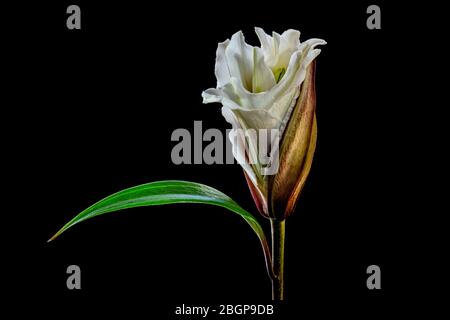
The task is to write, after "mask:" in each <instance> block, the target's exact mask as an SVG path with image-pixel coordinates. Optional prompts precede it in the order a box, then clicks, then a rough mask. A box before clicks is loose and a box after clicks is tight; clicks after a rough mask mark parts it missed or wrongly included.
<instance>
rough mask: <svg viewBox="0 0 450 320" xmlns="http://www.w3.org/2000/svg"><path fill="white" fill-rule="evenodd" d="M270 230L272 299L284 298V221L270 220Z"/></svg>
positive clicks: (279, 299)
mask: <svg viewBox="0 0 450 320" xmlns="http://www.w3.org/2000/svg"><path fill="white" fill-rule="evenodd" d="M270 226H271V230H272V268H273V273H274V277H273V278H272V300H275V301H281V300H283V298H284V241H285V237H286V232H285V221H284V220H283V221H279V220H270Z"/></svg>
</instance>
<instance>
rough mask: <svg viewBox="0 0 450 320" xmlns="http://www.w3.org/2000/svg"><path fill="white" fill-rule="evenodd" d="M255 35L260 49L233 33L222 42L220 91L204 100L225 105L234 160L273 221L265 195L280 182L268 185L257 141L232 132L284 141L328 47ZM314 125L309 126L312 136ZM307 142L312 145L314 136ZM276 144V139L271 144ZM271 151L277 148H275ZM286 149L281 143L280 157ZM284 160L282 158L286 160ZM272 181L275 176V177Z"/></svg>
mask: <svg viewBox="0 0 450 320" xmlns="http://www.w3.org/2000/svg"><path fill="white" fill-rule="evenodd" d="M255 31H256V33H257V35H258V38H259V40H260V42H261V47H253V46H250V45H248V44H247V43H245V39H244V35H243V33H242V32H241V31H239V32H237V33H235V34H234V35H233V36H232V38H231V40H226V41H224V42H222V43H219V45H218V48H217V52H216V65H215V75H216V78H217V87H216V88H211V89H208V90H206V91H204V92H203V93H202V96H203V102H204V103H211V102H220V103H221V104H222V106H223V107H222V114H223V116H224V117H225V119H226V120H227V121H228V122H229V123H230V124H231V125H232V128H233V130H232V132H231V133H230V140H231V142H232V144H233V154H234V157H235V158H236V160H237V161H238V163H239V164H241V166H242V167H243V168H244V171H245V173H246V177H247V179H248V180H249V185H250V187H251V189H253V190H252V193H253V196H254V198H255V197H256V198H258V199H259V201H257V205H258V208H259V209H260V212H262V213H263V214H264V215H266V216H273V215H272V214H271V213H270V212H271V211H272V210H271V208H270V206H271V205H270V204H269V203H268V200H267V196H268V188H269V187H270V186H269V184H273V183H276V181H275V182H274V181H272V182H271V181H269V180H268V177H267V175H266V174H265V173H264V170H263V169H264V167H263V166H262V165H261V164H260V162H259V160H258V157H257V155H258V150H257V149H258V148H257V141H248V145H246V144H245V143H244V141H243V138H242V137H241V138H240V139H239V138H238V139H235V137H236V135H235V132H234V131H235V130H239V129H241V130H243V131H245V130H248V129H254V130H256V131H258V130H260V129H275V130H277V131H278V132H279V137H280V138H281V139H284V138H283V137H284V136H286V134H285V130H286V128H287V125H288V122H289V120H290V118H291V115H292V114H293V113H294V112H293V109H294V107H295V106H296V105H298V104H299V103H298V100H301V99H299V96H300V93H301V91H302V90H303V89H302V83H303V82H304V80H305V77H307V70H308V67H309V66H310V65H311V64H312V62H313V60H314V59H315V58H316V57H317V55H318V54H319V53H320V50H319V49H316V48H315V47H316V46H317V45H323V44H326V42H325V41H324V40H321V39H310V40H307V41H305V42H302V43H301V42H300V32H299V31H297V30H292V29H290V30H287V31H285V32H284V33H283V34H281V35H280V34H278V33H276V32H273V34H272V36H270V35H267V34H266V33H265V32H264V30H263V29H261V28H255ZM312 76H313V74H312ZM312 82H314V81H312ZM305 90H306V89H305ZM303 100H304V99H303ZM314 106H315V103H314ZM300 107H301V108H305V107H304V106H300ZM305 110H306V109H305ZM312 118H314V110H313V115H312ZM312 118H311V119H312ZM299 121H300V120H299ZM312 122H313V121H310V123H309V124H308V126H309V127H308V128H309V129H308V130H309V132H311V128H312V126H313V125H312ZM302 130H304V128H303V129H302ZM232 135H233V136H232ZM272 138H273V137H272ZM307 138H308V142H309V139H310V135H308V136H307ZM250 140H252V139H250ZM253 140H254V139H253ZM314 141H315V138H314ZM273 142H274V141H273V140H272V141H271V142H270V143H273ZM269 148H275V146H274V145H271V146H269ZM285 149H286V147H283V142H282V143H281V147H280V150H281V152H283V150H285ZM280 156H281V158H280V159H283V155H282V154H281V155H280ZM280 165H281V166H283V165H285V164H283V163H280ZM278 174H279V173H277V175H278ZM273 179H276V177H272V180H273ZM252 185H253V187H254V188H252ZM255 193H257V195H256V196H255ZM256 198H255V201H256ZM258 202H259V203H258Z"/></svg>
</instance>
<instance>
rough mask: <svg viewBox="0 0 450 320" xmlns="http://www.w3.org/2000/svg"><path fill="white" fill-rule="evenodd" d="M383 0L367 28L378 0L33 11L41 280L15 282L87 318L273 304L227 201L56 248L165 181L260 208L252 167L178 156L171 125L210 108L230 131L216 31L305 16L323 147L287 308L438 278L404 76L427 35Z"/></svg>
mask: <svg viewBox="0 0 450 320" xmlns="http://www.w3.org/2000/svg"><path fill="white" fill-rule="evenodd" d="M375 3H376V4H378V5H380V7H381V10H382V29H381V30H368V29H367V28H366V19H367V16H368V15H367V14H366V8H367V6H368V5H370V4H372V2H364V1H362V2H359V3H356V2H355V3H345V4H343V3H326V2H323V1H317V2H301V1H292V2H287V1H276V2H271V3H259V2H258V3H246V2H243V1H231V2H217V3H209V4H204V5H200V4H194V3H187V2H184V3H181V4H177V3H174V2H167V3H162V4H161V3H158V4H153V5H152V4H150V2H146V4H138V3H137V2H136V3H131V2H125V1H123V2H114V3H112V2H96V3H95V4H93V3H92V2H88V1H74V2H67V1H61V2H59V3H56V2H55V3H54V4H49V3H47V4H39V5H36V4H35V5H34V6H31V7H30V6H29V7H23V8H22V9H21V13H22V19H25V20H26V21H27V26H29V27H27V28H23V24H22V23H21V21H16V22H15V23H16V24H13V26H16V27H17V28H16V29H17V30H19V29H20V30H21V31H24V32H23V33H21V35H22V36H21V37H16V38H14V43H15V44H16V45H17V46H20V48H21V50H20V58H21V63H17V64H15V63H13V66H15V67H17V72H16V73H15V74H14V76H12V78H11V83H17V84H19V85H20V86H21V87H22V88H27V90H25V91H21V92H20V93H18V94H17V95H16V99H15V103H16V104H17V105H18V106H26V107H24V109H23V110H24V113H25V112H26V117H25V119H23V120H22V124H23V127H20V128H19V129H18V131H19V132H20V133H21V134H20V135H18V137H19V139H22V142H24V141H26V142H24V143H25V147H24V148H22V150H21V151H22V152H24V151H25V150H26V151H25V152H24V153H25V154H26V155H27V156H26V157H25V158H24V157H22V158H21V161H23V163H25V164H26V165H25V166H24V167H26V169H25V171H26V172H25V173H26V174H27V177H28V178H27V180H28V183H29V184H28V185H27V187H26V188H23V189H21V190H24V189H25V190H24V191H22V192H23V193H27V194H28V195H30V197H31V198H32V199H33V200H32V202H33V209H32V212H30V210H29V209H28V208H27V209H25V207H28V206H26V205H28V204H30V203H29V202H31V201H26V200H24V199H22V201H23V203H22V204H23V208H24V211H27V214H29V217H30V218H31V219H30V220H28V222H26V223H25V224H26V227H31V229H32V230H33V231H32V233H31V235H32V237H30V238H26V239H25V238H23V239H22V240H23V241H24V242H25V243H26V244H27V245H28V248H32V249H30V250H26V251H23V252H21V253H19V254H18V255H22V258H23V255H25V256H26V257H25V258H26V261H27V264H25V268H24V269H25V270H24V271H22V274H23V275H24V276H25V278H26V279H28V280H25V281H24V283H23V284H22V282H21V283H20V284H19V283H18V284H17V288H18V289H19V291H20V292H22V294H23V293H25V294H27V293H29V294H30V297H31V298H32V301H34V302H35V304H34V307H33V308H38V309H39V310H40V311H42V312H44V314H45V315H46V316H48V317H50V318H53V317H55V318H56V317H59V316H60V311H57V310H59V308H60V307H61V308H62V309H64V310H69V311H70V312H69V314H71V315H72V314H80V315H83V314H86V313H87V312H89V314H90V315H92V314H97V315H110V314H111V315H113V314H114V315H116V314H117V313H119V312H124V313H126V314H127V316H129V317H130V318H135V317H137V315H141V316H142V317H146V318H150V319H153V315H155V314H161V316H158V317H156V316H155V318H160V319H164V318H167V317H169V314H170V313H173V310H174V306H176V305H177V304H182V303H185V304H195V305H202V304H221V303H269V302H270V281H269V278H268V277H267V275H266V271H265V268H264V260H263V255H262V252H261V250H260V247H259V242H258V239H257V237H256V236H255V235H254V234H253V232H252V231H251V229H250V228H249V227H248V225H247V224H246V223H245V222H244V221H243V220H242V219H240V218H239V217H238V216H237V215H234V214H232V213H229V212H225V211H224V210H222V209H219V208H215V207H207V206H201V205H174V206H164V207H152V208H139V209H132V210H128V211H124V212H120V213H114V214H110V215H106V216H102V217H97V218H95V219H93V220H90V221H87V222H84V223H82V224H80V225H77V226H76V227H74V228H72V229H71V230H70V231H68V232H67V233H65V234H64V235H62V236H61V237H60V238H58V239H57V240H56V241H54V242H52V243H46V240H47V239H48V238H49V237H50V236H51V235H52V234H53V233H54V232H55V231H57V230H58V229H59V228H60V227H61V226H62V225H63V224H64V223H65V222H66V221H68V220H69V219H70V218H71V217H73V216H74V215H75V214H76V213H78V212H80V211H81V210H82V209H84V208H86V207H87V206H89V205H90V204H92V203H93V202H95V201H97V200H99V199H101V198H102V197H104V196H106V195H109V194H111V193H113V192H116V191H118V190H121V189H123V188H126V187H130V186H134V185H136V184H141V183H146V182H150V181H156V180H165V179H185V180H192V181H197V182H202V183H205V184H208V185H211V186H213V187H215V188H217V189H219V190H221V191H223V192H224V193H226V194H228V195H230V196H231V197H232V198H234V199H235V200H236V201H237V202H238V203H239V204H241V205H242V206H243V207H244V208H247V209H248V210H249V211H252V212H255V214H256V209H255V207H254V204H253V201H252V199H251V196H250V193H249V191H248V189H247V186H246V183H245V179H244V177H243V174H242V170H241V169H240V167H239V166H238V165H237V164H236V165H180V166H177V165H174V164H173V163H172V162H171V158H170V153H171V149H172V147H173V146H174V145H175V143H174V142H171V141H170V136H171V133H172V131H173V130H175V129H177V128H187V129H188V130H190V131H193V124H194V120H201V121H203V128H204V130H206V129H207V128H220V129H221V130H223V132H225V129H226V128H228V127H229V125H228V124H227V123H226V122H225V120H224V119H223V118H222V116H221V113H220V105H218V104H216V105H203V104H202V98H201V92H202V91H203V90H205V89H207V88H210V87H214V86H215V83H216V79H215V76H214V60H215V51H216V47H217V43H218V42H221V41H223V40H225V39H226V38H230V37H231V35H232V34H233V33H234V32H236V31H238V30H242V31H243V32H244V34H245V36H246V40H247V42H249V43H251V44H252V45H256V44H257V43H258V42H257V37H256V35H255V33H254V31H253V28H254V26H260V27H263V28H264V29H265V31H266V32H271V31H277V32H280V33H281V32H283V31H284V30H286V29H289V28H293V29H298V30H300V31H301V32H302V35H301V39H302V40H306V39H308V38H312V37H317V38H322V39H325V40H326V41H327V42H328V44H327V45H326V46H323V47H322V53H321V54H320V56H319V57H318V65H317V79H316V81H317V119H318V130H319V132H318V145H317V150H316V155H315V158H314V163H313V167H312V172H311V174H310V177H309V179H308V181H307V184H306V187H305V189H304V191H303V193H302V195H301V198H300V201H299V204H298V206H297V209H296V212H295V214H294V215H293V216H292V217H291V218H289V220H288V221H287V247H286V254H287V256H286V282H287V288H286V300H287V301H286V302H285V303H284V304H283V305H282V309H283V310H282V312H283V315H284V317H283V318H285V319H294V318H297V316H298V317H301V316H304V315H308V314H312V315H313V317H311V318H321V317H328V316H336V315H340V316H341V315H346V316H348V317H351V318H355V319H361V318H367V317H369V316H371V315H374V314H376V315H386V314H388V313H390V312H392V308H393V307H394V308H395V310H397V311H398V312H399V313H401V312H403V311H404V309H403V302H402V301H404V300H405V297H406V296H414V295H415V294H416V291H415V290H418V289H417V288H418V285H419V282H420V281H422V280H421V279H416V280H414V281H415V282H413V283H414V285H412V282H411V273H410V271H411V270H410V266H411V264H413V263H414V262H415V260H414V258H413V257H412V256H411V255H410V252H411V250H413V249H415V243H414V242H412V241H411V239H410V238H409V235H410V233H412V232H413V231H411V230H410V229H409V228H408V225H409V223H410V221H411V219H412V216H413V215H412V213H411V211H409V210H406V209H405V206H406V204H405V203H406V202H407V200H406V197H407V196H405V195H404V194H403V193H402V192H401V191H400V190H404V185H407V184H408V177H410V176H409V175H407V174H406V173H405V172H407V171H408V163H405V162H403V161H402V160H401V154H402V153H403V152H404V149H406V147H407V146H408V144H409V143H410V141H409V139H408V138H407V135H406V133H405V132H407V129H406V128H407V125H408V124H407V122H408V120H407V119H405V118H404V114H405V112H404V111H405V108H406V106H405V104H404V103H403V102H404V100H403V92H407V91H410V90H414V88H411V87H410V88H404V87H402V82H403V79H404V78H408V76H409V75H408V70H410V68H409V67H410V64H409V60H408V59H410V56H408V55H405V54H403V52H402V51H401V47H402V46H407V45H410V44H411V42H410V41H411V40H410V37H411V32H410V30H409V29H408V27H407V25H406V24H404V23H403V21H402V17H404V16H405V15H406V16H408V13H407V12H405V11H404V9H405V7H401V6H399V8H395V7H393V6H392V5H388V4H386V3H384V2H380V1H378V2H375ZM69 4H78V5H80V7H81V12H82V17H81V19H82V30H67V28H66V18H67V14H66V13H65V11H66V8H67V6H68V5H69ZM37 12H38V13H39V14H36V13H37ZM22 28H23V29H24V30H22ZM400 38H402V39H403V40H401V41H399V39H400ZM11 61H12V60H11ZM19 113H20V111H19ZM23 149H25V150H23ZM30 159H32V161H30ZM22 186H23V185H22ZM408 196H410V195H408ZM31 198H30V199H31ZM19 201H20V200H19ZM18 203H19V204H20V203H21V202H18ZM258 218H260V221H261V222H262V223H263V224H264V226H265V227H267V226H268V221H266V220H265V219H264V218H262V217H259V216H258ZM27 229H28V228H27ZM267 231H269V230H267ZM71 264H76V265H79V266H80V267H81V270H82V289H81V290H80V291H76V290H73V291H69V290H67V288H66V278H67V274H66V268H67V266H68V265H71ZM371 264H376V265H379V266H380V268H381V272H382V280H381V282H382V284H381V285H382V289H381V290H378V291H377V290H372V291H370V290H368V289H367V287H366V279H367V276H368V275H367V274H366V268H367V266H369V265H371ZM36 265H37V266H36ZM31 266H35V267H31ZM27 268H30V269H27ZM26 270H28V271H26ZM33 270H34V271H33ZM29 272H31V274H32V276H30V278H28V277H27V276H26V275H27V274H29ZM30 282H32V283H33V285H32V288H33V289H34V290H32V292H31V291H30V290H29V284H30ZM409 309H411V308H410V307H409ZM33 310H34V309H33ZM388 310H390V311H388ZM22 311H24V310H22ZM280 312H281V311H280ZM294 315H295V317H294ZM236 319H239V318H236Z"/></svg>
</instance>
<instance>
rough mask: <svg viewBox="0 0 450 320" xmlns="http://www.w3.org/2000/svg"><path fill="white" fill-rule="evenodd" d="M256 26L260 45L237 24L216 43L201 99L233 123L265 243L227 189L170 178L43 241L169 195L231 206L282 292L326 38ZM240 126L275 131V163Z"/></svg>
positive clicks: (84, 215)
mask: <svg viewBox="0 0 450 320" xmlns="http://www.w3.org/2000/svg"><path fill="white" fill-rule="evenodd" d="M255 31H256V33H257V36H258V38H259V40H260V42H261V46H260V47H254V46H251V45H249V44H247V43H246V42H245V39H244V35H243V33H242V32H241V31H239V32H237V33H235V34H234V35H233V36H232V37H231V40H226V41H224V42H221V43H219V45H218V48H217V52H216V63H215V75H216V78H217V86H216V88H211V89H207V90H205V91H204V92H203V93H202V96H203V102H204V103H212V102H219V103H221V104H222V115H223V116H224V118H225V119H226V121H227V122H229V123H230V124H231V125H232V130H231V132H230V137H229V138H230V140H231V143H232V145H233V155H234V157H235V159H236V161H237V162H238V163H239V164H240V165H241V166H242V168H243V171H244V176H245V178H246V181H247V184H248V187H249V189H250V193H251V195H252V197H253V199H254V202H255V204H256V208H257V210H258V211H259V213H260V214H261V215H262V216H263V217H265V218H267V219H268V220H269V222H270V225H271V242H270V244H269V241H268V240H267V237H266V235H265V233H264V230H263V228H262V227H261V224H260V223H259V222H258V219H256V217H255V216H254V215H252V214H251V213H250V212H248V211H247V210H245V209H243V208H242V207H241V206H239V205H238V204H237V203H236V202H235V201H234V200H233V199H231V198H230V197H229V196H227V195H225V194H224V193H222V192H220V191H219V190H216V189H214V188H212V187H210V186H206V185H204V184H200V183H196V182H191V181H176V180H165V181H156V182H151V183H147V184H143V185H138V186H135V187H132V188H128V189H125V190H122V191H119V192H117V193H114V194H112V195H110V196H108V197H106V198H104V199H102V200H100V201H98V202H97V203H95V204H93V205H92V206H90V207H88V208H87V209H85V210H84V211H82V212H81V213H79V214H78V215H76V216H75V217H74V218H73V219H72V220H70V221H69V222H67V223H66V224H65V225H64V226H63V227H62V228H61V229H60V230H59V231H58V232H57V233H56V234H55V235H54V236H53V237H51V238H50V240H49V241H51V240H54V239H55V238H56V237H58V236H59V235H60V234H62V233H63V232H65V231H66V230H68V229H69V228H71V227H72V226H74V225H76V224H78V223H80V222H81V221H84V220H87V219H90V218H93V217H95V216H99V215H102V214H105V213H109V212H114V211H120V210H124V209H129V208H134V207H143V206H155V205H167V204H174V203H199V204H209V205H214V206H218V207H222V208H225V209H227V210H229V211H231V212H234V213H236V214H238V215H239V216H241V217H242V218H243V219H244V220H245V221H246V222H247V223H248V224H249V225H250V227H251V228H252V230H253V231H254V232H255V234H256V235H257V237H258V238H259V240H260V243H261V247H262V250H263V253H264V257H265V263H266V268H267V272H268V275H269V277H270V279H271V281H272V299H273V300H283V299H284V256H285V250H284V248H285V237H286V231H285V221H286V218H287V217H289V215H291V214H292V213H293V211H294V209H295V205H296V203H297V199H298V197H299V195H300V193H301V191H302V188H303V186H304V185H305V181H306V178H307V177H308V174H309V172H310V169H311V165H312V160H313V156H314V151H315V147H316V138H317V123H316V115H315V110H316V96H315V95H316V93H315V58H316V57H317V56H318V54H319V53H320V49H317V48H316V46H317V45H323V44H326V42H325V41H324V40H321V39H310V40H307V41H305V42H300V32H299V31H297V30H292V29H290V30H287V31H285V32H284V33H283V34H281V35H280V34H278V33H276V32H273V33H272V36H270V35H268V34H266V33H265V32H264V30H263V29H261V28H255ZM239 130H243V131H246V130H275V131H276V132H277V134H276V135H274V136H276V137H277V139H274V138H273V137H272V138H271V139H269V140H268V141H267V144H268V145H267V146H266V148H267V150H269V151H273V150H276V155H277V159H275V161H276V169H277V170H275V171H274V170H269V171H268V170H267V166H266V165H264V163H262V162H261V161H260V159H259V158H258V154H260V150H258V149H259V148H260V144H259V143H258V141H257V137H256V136H252V135H249V136H247V137H244V138H242V137H241V138H236V137H238V135H236V134H235V133H236V131H239ZM243 140H245V141H243ZM244 142H245V143H244ZM272 164H273V163H272Z"/></svg>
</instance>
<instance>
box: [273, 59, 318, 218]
mask: <svg viewBox="0 0 450 320" xmlns="http://www.w3.org/2000/svg"><path fill="white" fill-rule="evenodd" d="M315 110H316V92H315V61H313V62H312V63H311V64H310V65H309V66H308V69H307V73H306V77H305V80H304V81H303V83H302V85H301V89H300V95H299V97H298V100H297V104H296V106H295V108H294V110H293V112H292V115H291V118H290V119H289V122H288V124H287V127H286V129H285V131H284V133H283V136H282V138H281V141H280V159H279V168H278V172H277V173H276V174H275V175H274V176H269V181H268V185H269V188H268V199H269V203H270V204H269V206H270V210H269V211H270V214H269V217H270V218H273V219H277V220H284V219H286V218H287V217H288V216H289V215H290V214H291V213H292V212H293V211H294V209H295V205H296V203H297V199H298V197H299V195H300V193H301V191H302V189H303V186H304V184H305V182H306V178H307V177H308V174H309V172H310V170H311V165H312V160H313V156H314V151H315V148H316V139H317V123H316V114H315Z"/></svg>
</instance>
